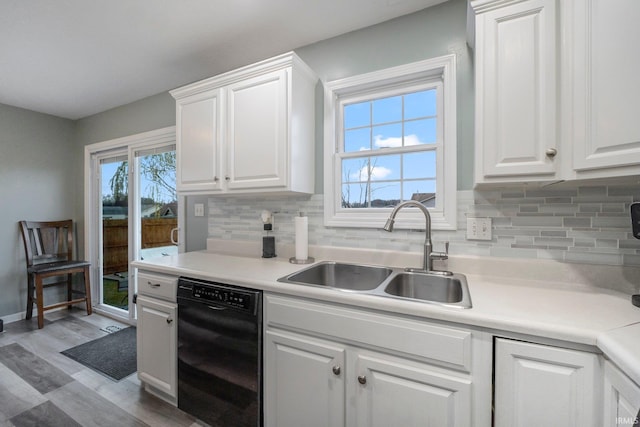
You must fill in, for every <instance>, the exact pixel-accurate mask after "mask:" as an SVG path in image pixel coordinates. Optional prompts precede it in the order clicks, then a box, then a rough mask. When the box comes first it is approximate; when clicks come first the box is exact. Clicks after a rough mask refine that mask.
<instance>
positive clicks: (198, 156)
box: [176, 89, 221, 192]
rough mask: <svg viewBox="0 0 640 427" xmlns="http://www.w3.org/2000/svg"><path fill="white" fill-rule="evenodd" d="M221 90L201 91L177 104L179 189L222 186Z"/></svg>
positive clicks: (208, 189)
mask: <svg viewBox="0 0 640 427" xmlns="http://www.w3.org/2000/svg"><path fill="white" fill-rule="evenodd" d="M220 92H221V91H220V89H215V90H211V91H208V92H204V93H198V94H196V95H192V96H189V97H186V98H184V99H181V100H180V101H179V102H178V104H177V105H176V123H178V126H177V129H178V130H177V133H178V136H177V139H178V141H180V142H179V143H178V144H177V145H176V156H177V159H178V162H177V176H178V179H177V190H178V191H205V192H206V191H212V190H219V189H220V188H221V186H220V183H221V181H220V174H221V158H220V143H221V135H220V131H221V129H220V128H221V126H220V98H221V95H220Z"/></svg>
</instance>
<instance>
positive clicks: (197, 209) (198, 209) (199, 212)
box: [193, 203, 204, 216]
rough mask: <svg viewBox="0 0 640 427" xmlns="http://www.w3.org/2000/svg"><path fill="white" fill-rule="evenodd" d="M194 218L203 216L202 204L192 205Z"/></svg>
mask: <svg viewBox="0 0 640 427" xmlns="http://www.w3.org/2000/svg"><path fill="white" fill-rule="evenodd" d="M193 209H194V211H195V216H204V203H195V204H194V205H193Z"/></svg>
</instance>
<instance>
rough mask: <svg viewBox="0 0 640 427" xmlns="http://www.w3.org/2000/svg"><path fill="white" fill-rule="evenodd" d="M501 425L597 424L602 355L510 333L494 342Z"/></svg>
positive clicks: (558, 426)
mask: <svg viewBox="0 0 640 427" xmlns="http://www.w3.org/2000/svg"><path fill="white" fill-rule="evenodd" d="M494 369H495V372H494V374H495V400H494V406H495V426H496V427H524V426H528V427H539V426H546V427H569V426H575V427H585V426H592V427H597V426H599V425H602V423H601V421H600V420H601V411H600V410H599V407H600V406H599V402H597V401H596V396H600V393H599V392H598V390H599V388H600V387H601V385H600V384H601V383H599V382H598V381H597V377H598V375H600V374H599V373H598V357H597V356H596V355H595V354H592V353H586V352H582V351H575V350H568V349H563V348H558V347H550V346H544V345H538V344H532V343H526V342H520V341H512V340H507V339H501V338H499V339H496V345H495V368H494Z"/></svg>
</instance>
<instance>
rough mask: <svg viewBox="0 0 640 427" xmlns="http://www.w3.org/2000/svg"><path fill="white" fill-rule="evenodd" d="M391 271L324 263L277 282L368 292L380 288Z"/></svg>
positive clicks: (357, 265)
mask: <svg viewBox="0 0 640 427" xmlns="http://www.w3.org/2000/svg"><path fill="white" fill-rule="evenodd" d="M392 271H393V270H392V269H390V268H386V267H377V266H372V265H362V264H346V263H340V262H333V261H324V262H320V263H317V264H314V265H312V266H311V267H308V268H305V269H304V270H301V271H298V272H297V273H293V274H290V275H289V276H286V277H283V278H280V279H278V281H279V282H284V283H298V284H303V285H315V286H327V287H330V288H338V289H343V290H349V291H369V290H372V289H375V288H377V287H378V286H380V285H381V284H382V282H384V281H385V280H386V279H387V277H389V275H390V274H391V273H392Z"/></svg>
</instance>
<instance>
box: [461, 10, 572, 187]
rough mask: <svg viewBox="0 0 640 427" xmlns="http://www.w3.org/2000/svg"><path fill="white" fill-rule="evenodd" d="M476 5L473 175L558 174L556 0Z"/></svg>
mask: <svg viewBox="0 0 640 427" xmlns="http://www.w3.org/2000/svg"><path fill="white" fill-rule="evenodd" d="M473 3H487V2H472V7H474V6H475V7H479V6H477V5H474V4H473ZM480 6H482V5H480ZM491 7H494V6H491ZM476 12H478V15H477V17H476V182H480V183H481V182H492V181H497V182H505V181H523V180H527V179H529V178H531V179H537V180H548V179H553V178H554V177H555V175H556V174H557V173H558V171H559V166H558V159H556V158H555V155H556V153H557V150H558V146H557V135H556V133H557V122H556V103H557V100H556V74H557V66H556V50H557V49H556V44H557V37H556V1H555V0H526V1H522V2H516V3H515V4H510V5H509V6H505V7H494V8H493V9H490V10H488V11H483V10H480V11H476Z"/></svg>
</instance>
